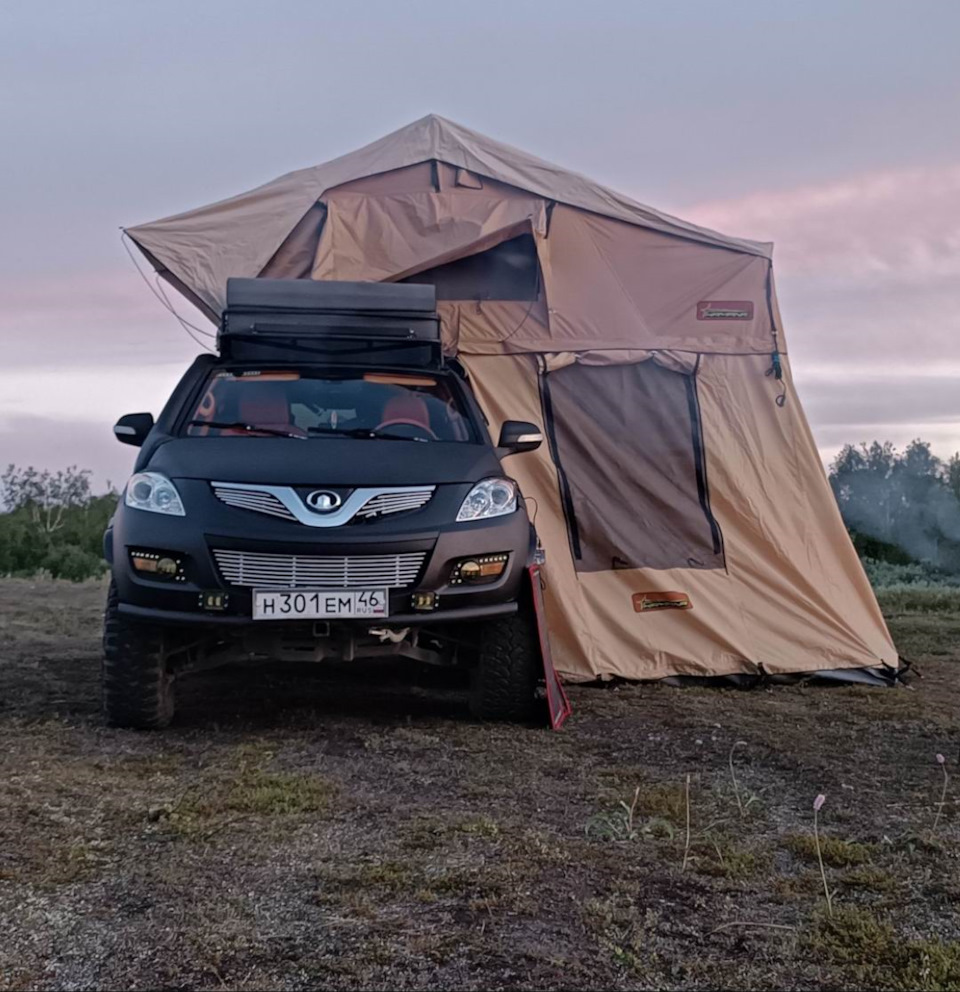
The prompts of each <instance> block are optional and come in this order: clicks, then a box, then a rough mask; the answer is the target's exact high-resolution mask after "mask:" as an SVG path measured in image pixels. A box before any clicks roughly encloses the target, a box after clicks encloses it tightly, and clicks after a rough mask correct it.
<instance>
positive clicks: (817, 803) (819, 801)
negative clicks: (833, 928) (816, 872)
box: [813, 792, 833, 918]
mask: <svg viewBox="0 0 960 992" xmlns="http://www.w3.org/2000/svg"><path fill="white" fill-rule="evenodd" d="M826 801H827V797H826V796H825V795H824V794H823V793H822V792H821V793H820V794H819V795H818V796H817V798H816V799H814V801H813V842H814V844H816V846H817V864H819V865H820V878H822V879H823V894H824V895H825V896H826V897H827V916H829V917H831V918H833V902H832V900H831V898H830V886H829V885H827V873H826V871H824V868H823V855H822V854H821V852H820V830H819V825H818V822H817V820H818V817H819V815H820V810H821V809H823V804H824V803H825V802H826Z"/></svg>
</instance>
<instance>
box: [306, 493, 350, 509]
mask: <svg viewBox="0 0 960 992" xmlns="http://www.w3.org/2000/svg"><path fill="white" fill-rule="evenodd" d="M305 502H306V504H307V506H309V507H310V509H311V510H316V511H317V513H330V511H331V510H336V509H337V507H338V506H340V504H341V503H342V502H343V500H342V499H340V497H339V496H338V495H337V494H336V493H332V492H330V491H329V490H327V489H317V490H315V491H314V492H312V493H309V494H308V496H307V498H306V500H305Z"/></svg>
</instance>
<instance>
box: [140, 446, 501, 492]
mask: <svg viewBox="0 0 960 992" xmlns="http://www.w3.org/2000/svg"><path fill="white" fill-rule="evenodd" d="M140 469H141V471H150V472H162V473H163V474H164V475H166V476H168V477H169V478H171V479H202V480H207V481H216V482H258V483H261V484H264V485H275V486H325V485H326V486H416V485H442V484H444V483H456V482H460V483H465V482H478V481H479V480H480V479H485V478H488V477H489V476H493V475H501V474H503V470H502V468H501V467H500V462H499V461H498V459H497V456H496V455H495V454H494V451H493V449H492V448H490V447H488V446H487V445H483V444H464V443H462V442H449V441H386V440H376V439H356V438H348V439H343V440H341V439H339V438H313V439H310V440H300V439H297V438H282V437H197V438H174V439H172V440H170V441H167V442H166V443H164V444H161V445H160V446H159V447H158V448H156V450H155V451H154V452H153V453H152V455H151V456H150V459H149V461H148V463H147V464H146V465H143V466H140Z"/></svg>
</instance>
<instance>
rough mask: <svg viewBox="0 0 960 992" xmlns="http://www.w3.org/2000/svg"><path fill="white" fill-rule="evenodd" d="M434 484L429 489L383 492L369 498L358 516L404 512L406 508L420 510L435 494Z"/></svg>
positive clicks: (358, 512)
mask: <svg viewBox="0 0 960 992" xmlns="http://www.w3.org/2000/svg"><path fill="white" fill-rule="evenodd" d="M433 489H434V487H433V486H430V488H429V489H417V490H414V491H413V492H400V493H381V494H380V495H379V496H374V497H373V498H372V499H368V500H367V502H366V503H364V504H363V506H362V507H361V508H360V509H359V510H358V511H357V516H358V517H377V516H383V515H384V514H387V513H403V512H404V511H405V510H419V509H420V507H421V506H423V505H424V504H425V503H427V502H428V501H429V500H430V497H431V496H432V495H433Z"/></svg>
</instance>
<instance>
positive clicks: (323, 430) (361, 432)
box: [307, 427, 427, 443]
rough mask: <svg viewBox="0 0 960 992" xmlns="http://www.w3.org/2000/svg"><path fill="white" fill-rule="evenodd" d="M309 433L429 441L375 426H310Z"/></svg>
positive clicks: (383, 439)
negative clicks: (342, 428)
mask: <svg viewBox="0 0 960 992" xmlns="http://www.w3.org/2000/svg"><path fill="white" fill-rule="evenodd" d="M307 433H309V434H323V435H326V436H327V437H352V438H369V439H372V440H376V441H421V442H424V443H426V442H427V438H425V437H407V436H406V435H405V434H391V433H390V432H389V431H378V430H377V429H376V428H375V427H350V428H348V429H347V430H345V431H340V430H337V429H336V428H335V427H308V428H307Z"/></svg>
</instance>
